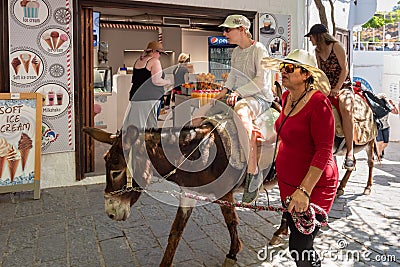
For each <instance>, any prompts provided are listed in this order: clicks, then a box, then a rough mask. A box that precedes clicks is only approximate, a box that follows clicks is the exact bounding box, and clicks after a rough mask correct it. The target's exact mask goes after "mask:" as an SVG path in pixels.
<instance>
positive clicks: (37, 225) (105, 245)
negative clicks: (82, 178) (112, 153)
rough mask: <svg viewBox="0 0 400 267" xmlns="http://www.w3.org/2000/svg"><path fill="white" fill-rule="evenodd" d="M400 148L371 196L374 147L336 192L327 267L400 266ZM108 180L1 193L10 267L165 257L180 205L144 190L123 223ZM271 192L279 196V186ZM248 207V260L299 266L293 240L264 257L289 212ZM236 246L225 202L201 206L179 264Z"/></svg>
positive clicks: (3, 253)
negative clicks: (109, 202)
mask: <svg viewBox="0 0 400 267" xmlns="http://www.w3.org/2000/svg"><path fill="white" fill-rule="evenodd" d="M399 151H400V143H393V142H392V143H390V145H389V147H388V148H387V149H386V151H385V153H386V157H385V159H384V160H383V162H382V164H378V165H377V168H376V169H375V171H374V175H375V181H374V186H373V190H372V193H371V195H370V196H364V195H362V192H363V187H364V186H365V183H366V173H367V172H366V171H367V166H366V156H365V153H363V152H362V153H359V154H358V155H357V158H358V165H357V171H356V172H355V173H354V175H353V176H352V177H351V180H350V182H349V184H348V186H347V188H346V192H345V194H344V195H343V196H342V197H340V198H338V199H336V201H335V204H334V207H333V210H332V212H331V214H330V224H329V226H328V227H326V228H325V229H324V230H323V231H322V233H321V234H320V235H319V236H318V237H317V240H316V248H317V250H318V252H320V254H321V255H322V254H323V255H324V261H323V262H324V266H400V245H399V244H400V242H399V241H400V240H399V232H400V231H399V229H400V227H399V225H400V220H399V217H400V208H399V203H400V194H399V192H400V153H399ZM338 160H339V162H340V163H341V162H342V158H339V159H338ZM103 188H104V184H97V185H79V186H71V187H63V188H53V189H44V190H42V194H41V199H40V200H33V193H32V192H24V193H17V194H15V195H14V197H13V198H11V195H10V194H3V195H0V266H3V267H8V266H16V267H20V266H35V267H36V266H37V267H39V266H40V267H42V266H51V267H57V266H85V267H86V266H107V267H111V266H158V264H159V262H160V259H161V257H162V254H163V250H164V248H165V246H166V242H167V237H168V233H169V228H170V224H171V222H172V220H173V218H174V214H175V208H174V207H171V206H168V205H165V204H162V203H160V202H158V201H156V200H154V199H153V198H151V197H149V196H147V195H142V197H141V198H140V200H139V202H138V203H137V204H135V206H134V207H132V212H131V217H130V218H129V219H128V221H126V222H114V221H112V220H110V219H108V218H107V217H106V216H105V213H104V207H103V194H102V191H103ZM237 197H238V199H239V198H240V196H239V195H238V196H237ZM262 198H265V195H264V196H262ZM270 199H271V204H273V205H278V190H277V188H274V190H272V192H271V193H270ZM238 213H239V216H240V218H241V224H240V229H239V230H240V236H241V239H242V241H243V244H244V247H243V251H242V252H241V253H240V254H239V255H238V259H239V260H238V266H293V265H294V263H293V261H290V260H289V259H288V258H287V257H286V256H284V254H285V253H286V252H287V243H285V244H283V245H282V246H280V247H276V248H272V247H269V248H268V255H269V256H270V257H268V258H267V259H266V260H260V259H259V257H258V256H257V253H258V252H259V251H260V250H262V249H264V248H265V246H266V244H267V243H268V241H269V239H270V238H271V236H272V233H273V232H274V231H275V229H276V227H277V225H276V224H277V223H278V222H279V220H280V214H278V213H273V212H258V213H255V212H252V211H249V210H239V211H238ZM228 247H229V243H228V232H227V229H226V228H225V226H224V223H223V218H222V215H221V213H220V212H219V208H218V206H216V205H215V204H209V205H205V206H201V207H199V208H196V209H195V210H194V213H193V214H192V217H191V219H190V221H189V225H188V227H187V229H186V231H185V234H184V237H183V240H182V241H181V243H180V245H179V247H178V252H177V254H176V257H175V261H174V265H175V266H193V267H194V266H221V263H222V262H223V260H224V257H225V256H224V255H225V254H226V253H227V251H228ZM261 256H263V254H262V255H261ZM357 257H359V259H357Z"/></svg>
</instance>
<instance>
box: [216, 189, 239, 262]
mask: <svg viewBox="0 0 400 267" xmlns="http://www.w3.org/2000/svg"><path fill="white" fill-rule="evenodd" d="M222 200H225V201H229V202H234V199H233V193H232V192H229V193H228V194H226V195H225V196H224V197H222ZM220 208H221V211H222V214H223V216H224V219H225V223H226V226H227V227H228V230H229V235H230V237H231V247H230V249H229V253H228V254H227V255H226V258H225V261H224V263H223V265H222V266H223V267H228V266H234V265H235V263H236V261H237V258H236V255H237V254H238V253H239V252H240V250H242V242H241V241H240V239H239V235H238V229H237V226H238V224H239V218H238V216H237V213H236V210H235V208H234V207H228V206H220Z"/></svg>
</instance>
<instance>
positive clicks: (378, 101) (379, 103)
mask: <svg viewBox="0 0 400 267" xmlns="http://www.w3.org/2000/svg"><path fill="white" fill-rule="evenodd" d="M363 95H364V96H365V99H367V102H368V105H369V106H370V108H371V110H372V113H373V114H374V117H375V120H379V119H381V118H383V117H385V116H386V115H387V114H389V112H390V111H391V110H392V107H391V106H390V104H389V102H388V101H387V100H386V99H385V98H379V97H377V96H376V95H375V94H374V93H372V92H370V91H367V90H363Z"/></svg>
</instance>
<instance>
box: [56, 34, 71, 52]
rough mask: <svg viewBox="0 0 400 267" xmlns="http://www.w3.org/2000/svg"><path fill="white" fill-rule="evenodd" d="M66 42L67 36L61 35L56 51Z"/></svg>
mask: <svg viewBox="0 0 400 267" xmlns="http://www.w3.org/2000/svg"><path fill="white" fill-rule="evenodd" d="M66 41H68V35H66V34H64V33H63V34H61V35H60V39H59V40H58V43H57V47H56V49H58V48H59V47H60V46H62V44H63V43H65V42H66Z"/></svg>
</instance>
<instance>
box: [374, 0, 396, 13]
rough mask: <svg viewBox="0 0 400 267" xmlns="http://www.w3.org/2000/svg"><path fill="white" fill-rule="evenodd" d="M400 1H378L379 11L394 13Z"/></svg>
mask: <svg viewBox="0 0 400 267" xmlns="http://www.w3.org/2000/svg"><path fill="white" fill-rule="evenodd" d="M398 1H399V0H377V3H378V7H377V11H392V8H393V7H394V6H395V5H396V4H397V2H398Z"/></svg>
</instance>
